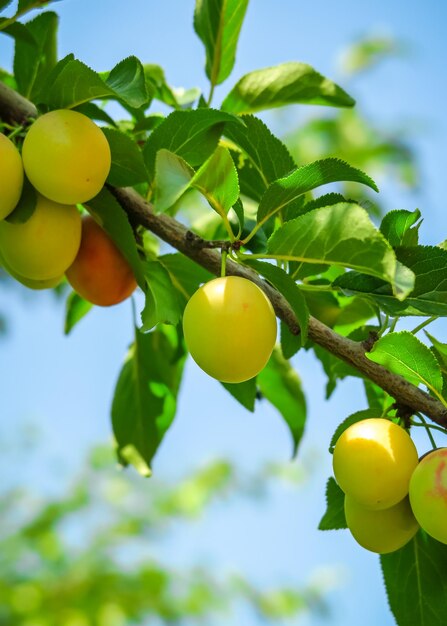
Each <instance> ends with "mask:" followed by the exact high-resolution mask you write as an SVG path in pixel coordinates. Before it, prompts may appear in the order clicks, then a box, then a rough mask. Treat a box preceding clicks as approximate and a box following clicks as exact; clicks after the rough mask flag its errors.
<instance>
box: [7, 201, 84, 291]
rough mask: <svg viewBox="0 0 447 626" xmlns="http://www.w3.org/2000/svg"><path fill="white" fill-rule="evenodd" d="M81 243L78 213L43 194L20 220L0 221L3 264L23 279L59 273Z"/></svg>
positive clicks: (53, 275) (55, 276) (64, 268)
mask: <svg viewBox="0 0 447 626" xmlns="http://www.w3.org/2000/svg"><path fill="white" fill-rule="evenodd" d="M80 243H81V216H80V214H79V211H78V210H77V208H76V207H75V206H70V205H63V204H58V203H56V202H52V201H51V200H48V199H47V198H44V197H43V196H37V203H36V207H35V209H34V212H33V213H32V215H31V217H30V218H29V219H28V220H27V221H26V222H23V223H9V222H8V221H2V222H0V250H1V255H2V257H3V258H4V259H5V261H6V263H7V265H8V266H9V267H10V268H11V269H12V270H13V272H15V273H16V274H19V275H20V276H22V277H23V278H29V279H31V280H48V279H52V278H57V277H60V276H62V275H63V274H64V273H65V271H66V270H67V268H68V267H70V265H71V264H72V263H73V261H74V259H75V256H76V254H77V251H78V249H79V245H80Z"/></svg>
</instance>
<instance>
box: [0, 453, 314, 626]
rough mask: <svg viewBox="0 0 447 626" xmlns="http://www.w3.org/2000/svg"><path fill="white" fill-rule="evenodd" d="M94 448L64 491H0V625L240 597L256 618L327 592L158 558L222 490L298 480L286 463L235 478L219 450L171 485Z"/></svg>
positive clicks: (87, 624) (153, 610) (145, 614)
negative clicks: (52, 495) (217, 456)
mask: <svg viewBox="0 0 447 626" xmlns="http://www.w3.org/2000/svg"><path fill="white" fill-rule="evenodd" d="M112 462H113V461H112V452H111V451H110V449H109V447H107V448H104V449H102V448H98V449H95V450H94V452H93V453H92V455H91V462H90V464H89V465H88V468H87V469H85V470H84V471H83V473H82V474H81V475H80V476H79V477H78V478H77V479H76V480H75V481H74V482H73V484H72V485H71V487H70V488H69V489H68V490H67V493H66V495H65V497H63V498H59V499H55V500H52V501H46V500H45V499H43V500H42V499H40V498H37V497H36V495H35V494H34V493H31V492H29V491H25V490H21V489H20V490H19V489H15V488H11V489H8V490H6V491H3V493H2V494H1V495H0V515H1V520H2V523H1V526H0V625H1V626H130V625H132V626H133V625H140V624H141V625H143V624H152V623H155V624H189V623H194V624H197V623H199V622H200V623H206V624H212V623H213V619H217V617H218V616H220V617H221V616H227V617H230V616H231V609H232V607H233V606H234V605H235V604H237V603H240V602H245V603H247V604H248V606H249V607H251V609H252V610H253V611H254V612H255V614H257V615H258V616H259V618H260V620H261V622H262V623H265V622H266V621H267V622H272V623H278V620H283V619H286V618H291V617H296V616H297V615H298V614H300V613H302V612H303V611H320V612H321V611H325V610H326V605H325V602H324V595H323V592H322V590H320V589H319V588H318V586H316V585H315V584H309V586H308V588H303V589H292V588H280V589H267V590H260V589H257V588H256V587H255V586H254V585H253V584H251V583H250V581H248V580H246V579H245V578H244V577H242V576H240V575H239V574H237V573H234V574H229V575H228V576H225V575H221V574H220V573H219V572H218V571H216V570H214V569H213V568H212V567H209V566H206V567H205V566H203V565H201V564H200V563H199V564H196V565H192V566H191V568H188V569H187V570H181V569H179V567H178V566H172V565H170V564H169V563H168V562H166V563H165V562H162V561H161V560H160V557H158V556H156V553H157V547H158V545H159V544H160V543H162V542H163V540H164V539H165V538H168V539H169V538H170V536H171V535H172V534H173V533H174V532H175V529H176V527H177V526H176V525H177V523H179V522H181V524H182V525H186V524H189V523H192V522H193V520H197V519H198V518H199V517H201V516H203V515H204V514H205V513H206V510H207V509H209V508H211V507H213V506H214V505H215V504H218V501H219V500H222V499H223V498H227V499H228V498H232V497H240V496H243V497H250V498H253V497H261V496H262V497H268V496H269V491H270V490H271V488H272V487H275V485H278V483H279V481H281V480H282V481H286V482H287V483H289V484H297V483H301V481H302V480H303V478H304V474H303V472H304V470H303V469H302V468H301V467H300V466H299V465H295V464H294V465H292V466H290V465H289V464H288V467H287V468H283V467H281V466H274V467H271V466H268V467H265V468H264V470H263V471H261V472H260V473H259V474H258V475H257V476H254V477H241V476H240V475H238V473H237V472H236V470H235V468H234V467H233V466H232V465H231V464H230V463H229V462H227V461H225V460H216V461H214V462H212V463H210V464H208V465H206V466H205V467H203V468H201V469H199V470H197V471H195V472H194V473H192V474H191V475H189V476H187V477H186V478H184V479H183V480H181V481H176V482H175V484H169V483H167V482H164V481H162V480H160V479H159V478H151V480H150V481H142V480H141V479H140V478H135V477H134V476H133V475H132V474H131V473H127V472H123V471H118V470H117V471H116V472H114V471H113V470H112V468H111V464H112Z"/></svg>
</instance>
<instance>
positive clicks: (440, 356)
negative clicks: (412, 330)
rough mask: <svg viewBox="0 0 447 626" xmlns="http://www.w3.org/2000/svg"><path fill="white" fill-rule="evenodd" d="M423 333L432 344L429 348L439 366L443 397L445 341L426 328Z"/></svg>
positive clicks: (446, 372)
mask: <svg viewBox="0 0 447 626" xmlns="http://www.w3.org/2000/svg"><path fill="white" fill-rule="evenodd" d="M424 333H425V334H426V335H427V337H428V339H429V340H430V341H431V343H432V344H433V345H432V347H431V348H430V349H431V351H432V352H433V354H434V355H435V357H436V359H437V361H438V363H439V367H440V368H441V374H442V380H443V395H444V397H447V343H442V342H441V341H439V340H438V339H436V337H434V336H433V335H431V334H430V333H429V332H427V331H426V330H424Z"/></svg>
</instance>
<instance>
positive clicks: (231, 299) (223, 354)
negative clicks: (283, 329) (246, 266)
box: [183, 276, 276, 383]
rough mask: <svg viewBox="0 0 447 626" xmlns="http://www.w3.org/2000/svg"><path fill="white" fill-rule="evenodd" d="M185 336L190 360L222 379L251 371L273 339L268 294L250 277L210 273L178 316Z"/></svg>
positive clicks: (255, 369) (263, 361)
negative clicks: (221, 275) (211, 276)
mask: <svg viewBox="0 0 447 626" xmlns="http://www.w3.org/2000/svg"><path fill="white" fill-rule="evenodd" d="M183 330H184V334H185V341H186V345H187V347H188V350H189V352H190V353H191V356H192V357H193V359H194V361H195V362H196V363H197V365H199V367H201V368H202V369H203V370H204V371H205V372H206V373H207V374H209V375H210V376H212V377H213V378H217V380H220V381H222V382H226V383H239V382H242V381H244V380H248V379H250V378H253V377H254V376H256V375H257V374H258V373H259V372H260V371H261V370H262V369H263V367H264V366H265V365H266V363H267V361H268V360H269V358H270V355H271V353H272V350H273V348H274V345H275V341H276V317H275V312H274V310H273V307H272V304H271V302H270V300H269V299H268V298H267V296H266V295H265V293H264V292H263V291H262V289H260V288H259V287H258V286H257V285H255V283H253V282H252V281H251V280H247V279H246V278H241V277H239V276H226V277H223V278H215V279H214V280H211V281H209V282H208V283H206V284H205V285H203V286H202V287H200V289H198V290H197V291H196V292H195V293H194V294H193V295H192V297H191V298H190V300H189V302H188V304H187V305H186V308H185V313H184V316H183Z"/></svg>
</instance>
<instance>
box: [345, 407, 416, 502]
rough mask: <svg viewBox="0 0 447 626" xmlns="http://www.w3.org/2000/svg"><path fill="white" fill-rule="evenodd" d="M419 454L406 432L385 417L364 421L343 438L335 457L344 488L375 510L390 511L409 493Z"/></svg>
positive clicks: (354, 426) (351, 428)
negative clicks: (387, 509) (388, 509)
mask: <svg viewBox="0 0 447 626" xmlns="http://www.w3.org/2000/svg"><path fill="white" fill-rule="evenodd" d="M417 464H418V453H417V450H416V446H415V445H414V443H413V441H412V439H411V437H410V436H409V435H408V434H407V433H406V431H405V430H404V429H403V428H401V427H400V426H398V425H397V424H395V423H394V422H391V421H390V420H387V419H383V418H371V419H366V420H361V421H360V422H357V423H355V424H352V426H349V428H347V429H346V430H345V431H344V432H343V433H342V435H341V436H340V437H339V439H338V441H337V443H336V445H335V449H334V455H333V468H334V475H335V478H336V480H337V482H338V484H339V485H340V487H341V489H342V490H343V491H344V492H345V493H346V494H348V495H349V496H351V497H352V498H354V499H355V500H356V501H357V502H359V503H360V504H362V505H363V506H365V507H368V508H371V509H386V508H388V507H390V506H393V505H394V504H397V502H400V501H401V500H402V499H403V498H404V497H405V496H406V495H407V494H408V488H409V483H410V478H411V474H412V473H413V470H414V469H415V467H416V465H417Z"/></svg>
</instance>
